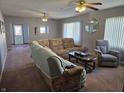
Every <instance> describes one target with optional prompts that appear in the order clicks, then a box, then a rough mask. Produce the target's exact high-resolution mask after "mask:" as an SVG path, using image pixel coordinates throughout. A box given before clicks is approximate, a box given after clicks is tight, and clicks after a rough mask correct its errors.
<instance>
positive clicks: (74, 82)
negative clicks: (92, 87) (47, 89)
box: [52, 66, 84, 92]
mask: <svg viewBox="0 0 124 93" xmlns="http://www.w3.org/2000/svg"><path fill="white" fill-rule="evenodd" d="M82 73H83V67H81V66H75V67H74V68H71V69H66V70H65V71H64V72H63V74H62V75H61V76H59V77H57V78H54V79H52V86H53V90H54V91H59V92H61V91H75V90H77V89H79V88H81V79H82V78H81V75H82ZM83 79H84V78H83ZM83 84H84V83H83Z"/></svg>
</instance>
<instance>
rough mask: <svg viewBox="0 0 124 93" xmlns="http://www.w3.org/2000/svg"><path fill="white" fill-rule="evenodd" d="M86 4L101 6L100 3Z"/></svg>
mask: <svg viewBox="0 0 124 93" xmlns="http://www.w3.org/2000/svg"><path fill="white" fill-rule="evenodd" d="M88 4H91V5H102V3H88Z"/></svg>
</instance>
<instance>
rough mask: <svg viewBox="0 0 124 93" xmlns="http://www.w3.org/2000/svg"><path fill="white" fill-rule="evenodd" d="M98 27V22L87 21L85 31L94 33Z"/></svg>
mask: <svg viewBox="0 0 124 93" xmlns="http://www.w3.org/2000/svg"><path fill="white" fill-rule="evenodd" d="M97 29H98V24H94V23H87V24H86V25H85V31H86V32H89V33H93V32H96V31H97Z"/></svg>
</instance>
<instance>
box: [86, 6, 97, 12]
mask: <svg viewBox="0 0 124 93" xmlns="http://www.w3.org/2000/svg"><path fill="white" fill-rule="evenodd" d="M86 7H87V8H90V9H93V10H95V11H98V10H99V9H98V8H96V7H93V6H90V5H86Z"/></svg>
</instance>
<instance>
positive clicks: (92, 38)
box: [61, 6, 124, 51]
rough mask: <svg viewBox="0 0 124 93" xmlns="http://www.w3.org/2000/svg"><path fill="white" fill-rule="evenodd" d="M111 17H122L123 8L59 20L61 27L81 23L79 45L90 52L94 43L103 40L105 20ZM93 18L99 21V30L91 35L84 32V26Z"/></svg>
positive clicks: (123, 13) (123, 14)
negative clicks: (75, 22) (69, 23)
mask: <svg viewBox="0 0 124 93" xmlns="http://www.w3.org/2000/svg"><path fill="white" fill-rule="evenodd" d="M113 16H124V6H120V7H115V8H111V9H106V10H101V11H98V12H90V13H87V14H84V15H81V16H77V17H71V18H66V19H62V20H61V27H62V24H63V23H66V22H67V23H68V22H74V21H80V22H81V45H82V46H87V47H88V48H89V50H90V51H93V49H94V48H95V44H96V43H95V42H96V40H97V39H103V38H104V25H105V19H106V18H108V17H113ZM92 17H95V18H96V19H97V20H98V21H99V28H98V31H97V32H94V33H92V34H90V33H88V32H85V29H84V27H85V24H86V23H88V21H89V19H90V18H92Z"/></svg>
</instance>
